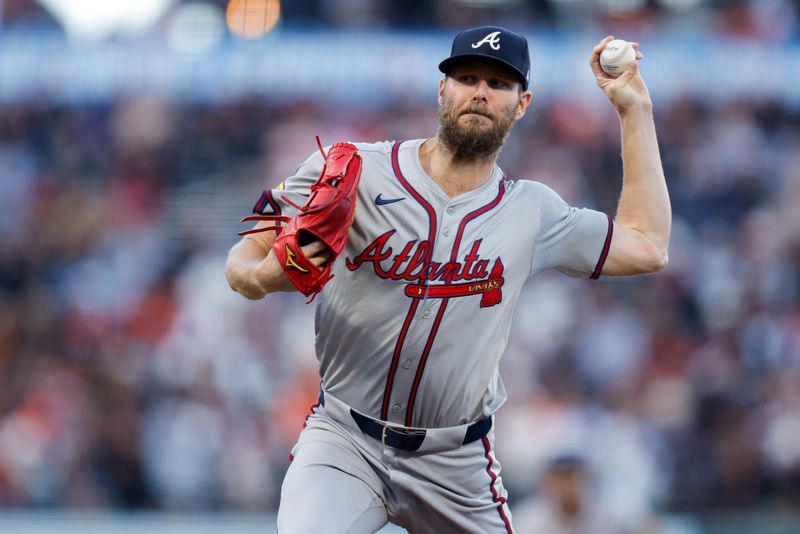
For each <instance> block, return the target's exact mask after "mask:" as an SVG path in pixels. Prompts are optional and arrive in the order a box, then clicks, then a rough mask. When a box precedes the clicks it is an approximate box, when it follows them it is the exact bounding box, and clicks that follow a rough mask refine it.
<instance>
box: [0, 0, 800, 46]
mask: <svg viewBox="0 0 800 534" xmlns="http://www.w3.org/2000/svg"><path fill="white" fill-rule="evenodd" d="M231 1H233V0H171V1H169V0H168V1H166V4H167V5H166V8H165V10H164V12H163V14H162V16H161V19H160V20H159V21H158V23H157V24H155V25H154V26H153V27H152V28H151V30H152V31H153V32H155V33H158V32H161V31H163V30H164V28H165V26H166V24H165V23H166V22H168V21H169V20H170V19H171V18H172V17H174V16H175V14H176V13H177V12H178V11H179V6H181V5H182V4H189V3H194V4H201V3H202V4H210V5H212V6H215V7H218V8H219V9H221V10H224V9H225V8H226V6H228V5H229V3H230V2H231ZM151 3H152V2H151ZM56 4H57V2H54V1H53V0H49V1H42V2H40V1H39V0H4V2H3V3H1V4H0V28H2V29H5V30H6V31H9V30H10V31H13V30H15V29H22V30H23V31H24V30H27V29H30V28H40V29H41V28H47V29H59V28H60V26H61V24H60V22H59V20H58V17H56V16H54V13H55V12H57V11H58V9H54V11H50V10H49V9H48V8H47V6H55V5H56ZM253 5H254V6H256V7H254V9H257V10H259V11H257V12H255V16H261V15H262V11H263V10H265V9H266V10H272V9H280V20H281V22H280V24H281V26H282V27H284V28H289V29H308V28H316V29H324V30H328V29H331V28H335V29H364V30H382V29H388V28H391V29H395V30H408V29H420V28H423V29H426V30H430V29H434V28H463V27H467V26H470V25H476V24H480V23H485V22H486V21H492V23H494V24H499V25H504V26H508V27H510V28H528V29H530V30H531V31H537V32H551V31H553V30H556V31H558V30H570V31H575V30H577V31H580V30H581V29H585V28H589V27H597V26H604V27H606V28H607V29H608V30H609V31H612V32H614V31H617V32H620V31H622V30H623V29H624V30H625V31H626V32H629V33H633V34H636V35H640V36H642V37H645V36H659V35H663V34H664V33H665V32H666V33H672V34H678V35H683V36H687V37H691V36H695V35H698V34H704V35H714V36H722V37H732V38H736V39H749V40H759V41H766V42H770V43H786V42H790V41H796V39H797V36H798V22H799V21H798V12H799V11H800V2H799V1H798V0H591V1H590V0H414V1H397V0H285V1H283V2H279V1H278V0H253Z"/></svg>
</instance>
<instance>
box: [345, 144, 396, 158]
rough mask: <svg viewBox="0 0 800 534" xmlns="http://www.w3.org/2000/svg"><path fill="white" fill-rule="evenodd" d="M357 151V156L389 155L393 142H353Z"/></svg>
mask: <svg viewBox="0 0 800 534" xmlns="http://www.w3.org/2000/svg"><path fill="white" fill-rule="evenodd" d="M353 144H354V145H355V146H356V148H357V149H358V152H359V154H362V155H363V154H375V155H381V154H389V153H391V151H392V146H393V145H394V144H395V141H377V142H374V143H368V142H353Z"/></svg>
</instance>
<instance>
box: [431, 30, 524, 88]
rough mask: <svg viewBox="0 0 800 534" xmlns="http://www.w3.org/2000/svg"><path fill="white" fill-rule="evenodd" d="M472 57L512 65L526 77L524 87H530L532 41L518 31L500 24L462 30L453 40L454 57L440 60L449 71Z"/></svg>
mask: <svg viewBox="0 0 800 534" xmlns="http://www.w3.org/2000/svg"><path fill="white" fill-rule="evenodd" d="M469 58H484V59H489V60H492V61H495V62H497V63H500V64H501V65H503V66H506V67H509V68H511V69H512V70H513V71H514V72H516V73H517V74H519V76H520V78H522V80H521V81H522V89H528V82H530V78H531V58H530V55H529V54H528V40H527V39H525V38H524V37H523V36H521V35H520V34H518V33H514V32H512V31H511V30H507V29H505V28H501V27H499V26H479V27H477V28H470V29H469V30H464V31H463V32H461V33H459V34H458V35H456V36H455V38H454V39H453V48H452V49H451V51H450V57H448V58H447V59H445V60H444V61H442V62H441V63H439V70H440V71H442V72H443V73H445V74H447V73H448V72H449V71H450V69H452V68H453V67H454V66H455V65H456V64H457V63H459V62H460V61H462V60H464V59H469Z"/></svg>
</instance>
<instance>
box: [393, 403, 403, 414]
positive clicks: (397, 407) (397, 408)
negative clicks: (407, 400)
mask: <svg viewBox="0 0 800 534" xmlns="http://www.w3.org/2000/svg"><path fill="white" fill-rule="evenodd" d="M400 410H401V406H400V405H399V404H395V405H394V406H392V411H393V412H399V411H400Z"/></svg>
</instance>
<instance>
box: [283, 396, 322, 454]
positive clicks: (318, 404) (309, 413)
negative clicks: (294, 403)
mask: <svg viewBox="0 0 800 534" xmlns="http://www.w3.org/2000/svg"><path fill="white" fill-rule="evenodd" d="M320 404H322V397H320V398H319V399H317V402H315V403H314V404H312V405H311V407H309V409H308V413H307V414H306V418H305V419H304V420H303V428H305V427H306V426H307V425H308V418H309V417H311V414H313V413H314V410H316V409H317V408H319V406H320ZM289 461H290V462H293V461H294V456H292V453H289Z"/></svg>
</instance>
